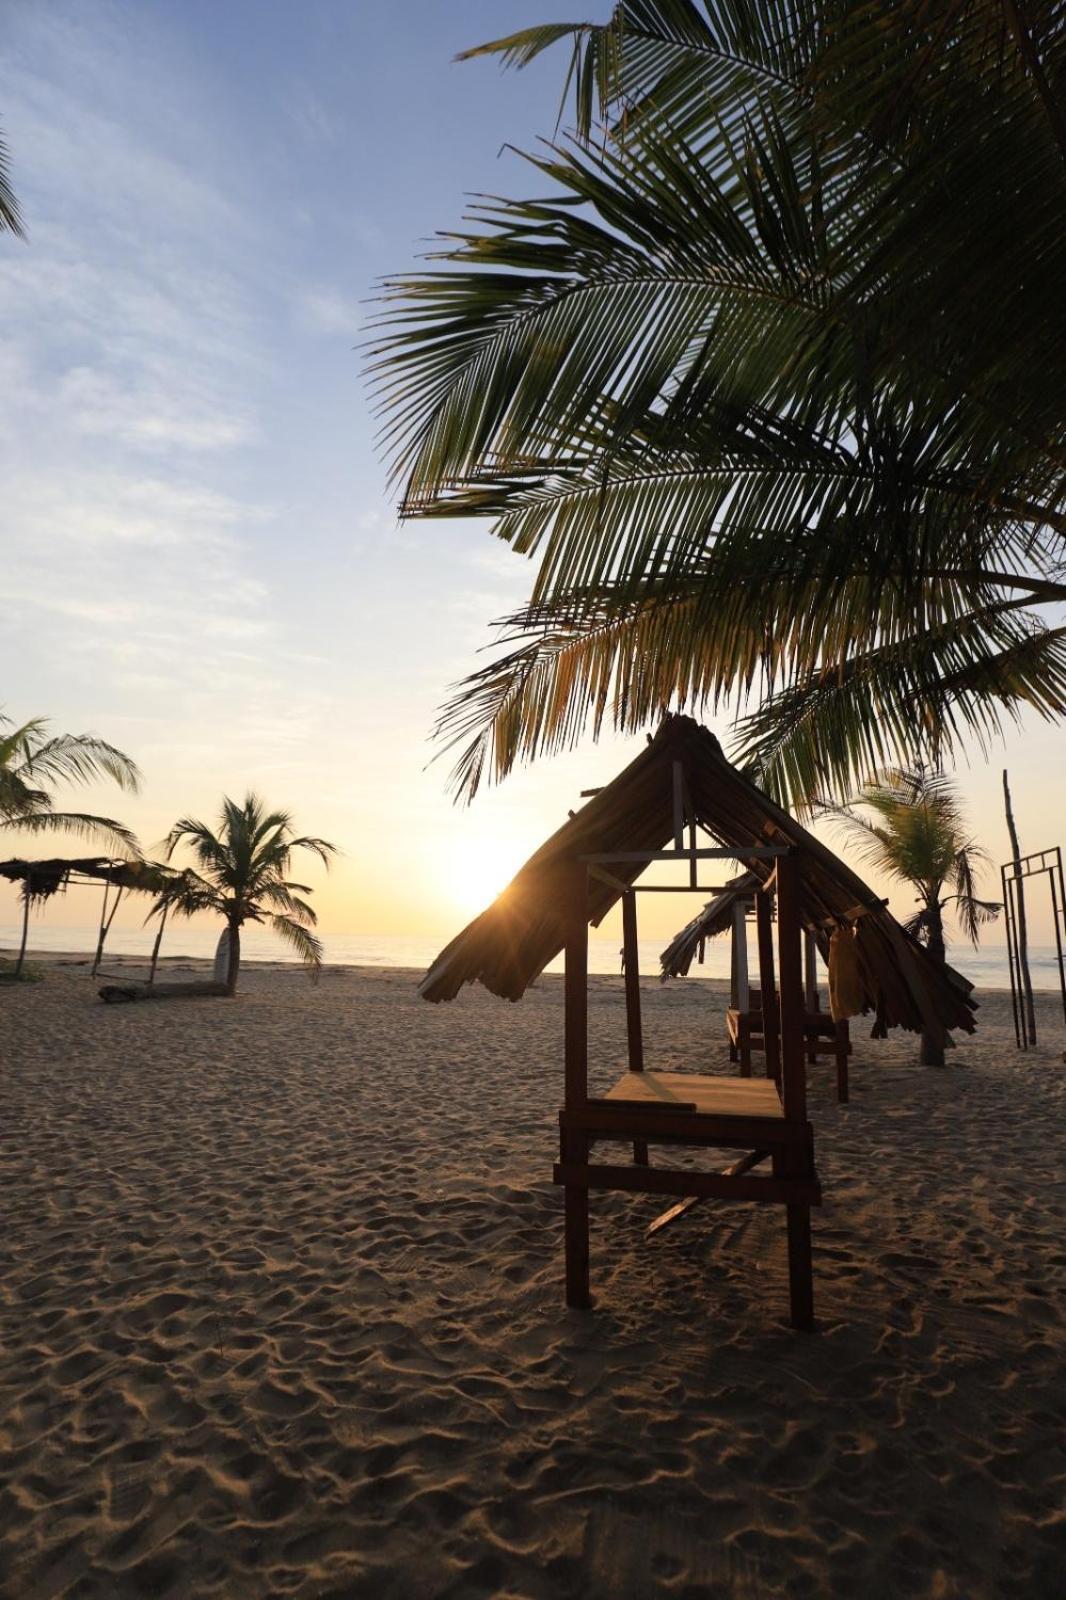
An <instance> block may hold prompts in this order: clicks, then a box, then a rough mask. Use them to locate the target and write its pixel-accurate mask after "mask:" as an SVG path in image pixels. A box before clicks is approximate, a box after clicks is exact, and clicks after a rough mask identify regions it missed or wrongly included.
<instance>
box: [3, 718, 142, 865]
mask: <svg viewBox="0 0 1066 1600" xmlns="http://www.w3.org/2000/svg"><path fill="white" fill-rule="evenodd" d="M100 778H110V779H111V781H112V782H113V783H117V784H118V786H119V788H120V789H125V790H126V791H127V792H129V793H136V791H137V789H138V787H139V786H140V779H141V775H140V772H139V771H138V769H137V766H136V763H135V762H133V761H131V760H130V758H129V756H127V755H124V754H123V753H122V751H121V750H116V748H115V746H114V745H112V744H107V743H106V742H105V741H104V740H103V739H98V738H97V737H96V736H95V734H90V733H59V734H49V732H48V722H47V720H46V719H45V718H44V717H33V718H31V719H30V721H29V722H24V723H23V724H22V726H21V727H16V726H15V725H14V723H13V722H12V721H11V719H10V718H9V717H5V716H3V715H0V829H4V828H11V829H16V828H17V829H19V830H20V831H22V832H25V833H74V834H79V835H81V837H82V838H85V839H89V840H92V841H94V842H97V843H99V844H102V845H105V846H109V847H111V848H112V849H120V850H123V851H125V852H127V853H129V852H132V853H133V854H135V855H137V856H139V855H140V846H139V845H138V843H137V840H136V838H135V837H134V835H133V834H132V833H131V832H130V830H129V828H127V827H125V826H124V825H123V824H122V823H121V822H116V821H115V820H114V818H113V817H98V816H94V815H92V814H91V813H88V812H84V811H57V810H56V808H55V801H54V799H53V796H52V794H51V792H50V790H51V788H52V786H53V785H54V784H56V783H91V782H94V781H96V780H98V779H100Z"/></svg>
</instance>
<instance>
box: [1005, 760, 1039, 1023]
mask: <svg viewBox="0 0 1066 1600" xmlns="http://www.w3.org/2000/svg"><path fill="white" fill-rule="evenodd" d="M1003 804H1004V808H1005V810H1006V813H1007V832H1008V833H1009V834H1010V847H1011V852H1012V859H1013V866H1014V871H1015V874H1017V876H1016V878H1015V889H1016V891H1017V898H1016V901H1015V913H1016V914H1015V926H1016V934H1017V937H1016V940H1015V943H1016V946H1017V965H1018V980H1019V991H1020V997H1021V1000H1020V1003H1021V1008H1022V1024H1023V1027H1024V1029H1025V1037H1026V1040H1027V1041H1028V1043H1029V1044H1035V1043H1036V1010H1035V1007H1034V1004H1033V980H1032V976H1031V974H1030V972H1029V929H1028V927H1027V925H1026V920H1025V884H1024V883H1023V881H1022V878H1021V876H1020V874H1021V866H1022V847H1021V845H1020V844H1019V843H1018V829H1017V827H1016V826H1015V823H1014V809H1013V807H1012V806H1011V803H1010V784H1009V783H1008V781H1007V770H1006V768H1004V769H1003Z"/></svg>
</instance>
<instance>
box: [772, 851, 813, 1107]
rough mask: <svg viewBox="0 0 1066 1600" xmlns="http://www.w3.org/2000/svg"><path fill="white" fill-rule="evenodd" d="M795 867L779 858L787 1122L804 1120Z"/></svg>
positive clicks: (780, 977) (779, 954) (804, 1070)
mask: <svg viewBox="0 0 1066 1600" xmlns="http://www.w3.org/2000/svg"><path fill="white" fill-rule="evenodd" d="M799 894H800V882H799V863H798V861H797V860H796V858H795V856H782V858H781V860H780V861H779V862H778V863H777V957H778V965H779V973H778V1001H779V1005H778V1011H779V1014H780V1022H781V1102H782V1104H783V1106H784V1108H785V1116H786V1117H787V1118H788V1120H789V1121H790V1122H806V1120H807V1067H806V1062H805V1059H804V1057H805V1031H804V1024H805V1021H806V1011H805V1007H804V1004H803V957H802V949H801V941H802V937H803V930H802V926H801V923H800V903H799ZM771 1009H772V1008H771V1007H769V1006H768V1005H767V1003H766V994H765V991H764V993H763V1017H764V1025H765V1026H766V1028H767V1046H769V1026H768V1025H769V1017H770V1010H771Z"/></svg>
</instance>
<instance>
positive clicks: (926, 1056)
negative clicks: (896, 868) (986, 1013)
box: [918, 900, 947, 1067]
mask: <svg viewBox="0 0 1066 1600" xmlns="http://www.w3.org/2000/svg"><path fill="white" fill-rule="evenodd" d="M925 909H926V915H927V917H928V919H929V920H928V924H927V926H928V928H929V943H928V945H927V949H928V951H929V954H930V955H931V956H932V958H933V960H934V961H938V962H939V963H940V965H941V966H943V965H944V963H945V962H946V961H947V949H946V946H945V944H944V918H943V916H942V914H941V911H940V902H939V901H938V900H930V901H929V902H928V903H927V904H926V908H925ZM918 1060H919V1063H920V1064H921V1065H922V1066H923V1067H942V1066H943V1065H944V1045H943V1042H942V1041H941V1039H940V1038H938V1036H937V1035H936V1034H935V1033H930V1032H929V1031H928V1029H927V1030H926V1031H925V1032H924V1033H923V1034H922V1049H921V1054H920V1055H919V1057H918Z"/></svg>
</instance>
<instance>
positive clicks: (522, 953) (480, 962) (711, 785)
mask: <svg viewBox="0 0 1066 1600" xmlns="http://www.w3.org/2000/svg"><path fill="white" fill-rule="evenodd" d="M675 761H679V762H680V763H681V764H682V768H683V770H684V775H685V781H686V786H687V790H688V797H689V803H690V805H691V813H692V815H693V816H694V820H695V822H696V824H697V825H698V826H699V827H701V828H703V829H704V830H705V831H706V832H707V833H709V834H710V835H711V837H712V838H713V839H715V840H716V841H717V842H718V844H719V845H720V846H723V847H725V848H728V849H730V850H733V851H734V852H735V857H736V859H737V860H738V861H739V862H741V863H742V864H743V865H744V866H745V867H747V869H748V870H749V871H750V872H751V873H752V874H753V875H754V876H755V877H756V878H757V879H758V881H759V882H760V883H765V882H766V881H767V880H768V879H769V877H770V876H771V874H772V872H773V869H774V861H773V859H765V858H763V859H760V858H759V857H757V856H754V855H752V854H751V852H752V851H754V850H757V849H760V848H765V847H766V846H768V845H770V846H773V845H787V846H790V847H792V848H793V849H794V851H795V856H796V860H797V863H798V866H799V879H800V896H799V898H800V914H801V917H802V920H803V923H804V926H805V927H808V928H810V929H812V930H813V931H815V932H817V933H819V934H821V935H822V936H823V937H824V936H825V934H826V933H827V932H828V931H829V930H831V929H832V928H834V927H836V926H838V925H840V924H842V923H849V924H852V925H854V927H855V930H856V939H857V944H858V955H859V966H860V972H861V975H862V979H863V983H864V988H865V991H866V999H867V1007H868V1009H873V1008H876V1010H877V1023H876V1027H875V1031H876V1032H878V1033H881V1032H883V1031H884V1030H885V1029H886V1028H891V1027H903V1028H909V1029H912V1030H913V1031H916V1032H917V1031H921V1029H923V1028H925V1027H928V1028H930V1029H932V1030H933V1031H934V1032H938V1033H939V1032H941V1031H943V1030H947V1029H950V1028H962V1029H964V1030H965V1031H967V1032H972V1030H973V1027H974V1022H973V1011H974V1009H975V1006H974V1003H973V1001H971V1000H970V999H969V992H970V989H971V988H972V985H970V984H968V983H966V982H965V980H964V979H961V978H959V976H958V975H957V974H955V973H952V972H950V970H948V971H945V970H944V969H943V968H940V967H938V966H937V965H936V963H935V962H933V960H932V959H931V958H930V956H929V955H928V953H927V952H926V951H925V950H924V949H923V947H922V946H921V945H919V944H918V942H917V941H916V940H915V939H913V938H912V937H911V936H910V935H909V934H907V933H906V932H905V931H904V929H903V928H902V927H901V926H900V924H899V923H898V922H897V921H896V920H895V918H894V917H893V916H891V915H890V913H889V912H888V911H887V910H886V908H885V906H884V904H883V902H882V901H881V900H880V899H878V897H877V896H876V895H875V894H874V893H873V890H872V889H870V888H869V887H868V886H867V885H866V884H865V883H864V882H863V881H862V879H861V878H860V877H858V876H857V874H856V873H854V872H852V870H851V868H850V867H848V866H847V865H845V863H844V862H843V861H841V860H840V859H839V857H838V856H836V855H834V854H833V852H832V851H831V850H829V849H828V848H827V847H826V846H825V845H823V844H822V843H821V842H820V841H819V840H817V839H815V838H814V837H813V835H812V834H809V833H808V832H807V831H806V829H805V828H802V827H800V825H799V823H798V822H796V821H795V820H794V819H793V818H792V817H790V816H789V815H788V813H787V812H786V811H783V810H782V809H781V807H780V806H779V805H777V804H776V803H775V802H774V801H773V800H771V799H770V798H769V796H768V795H765V794H763V793H762V791H761V790H759V789H757V788H756V787H755V786H754V784H752V783H750V782H749V781H748V780H747V779H746V778H745V777H743V776H742V774H741V773H740V772H738V771H737V769H736V768H735V767H733V766H732V765H731V764H730V763H729V762H728V761H727V760H726V758H725V756H724V755H723V753H722V749H721V746H720V745H719V743H718V741H717V739H716V738H715V737H714V735H713V734H712V733H710V732H709V731H708V729H706V728H702V727H700V726H699V724H698V723H696V722H694V721H693V720H692V718H691V717H682V716H672V717H667V718H666V719H665V721H664V722H663V724H662V726H661V727H660V729H659V731H658V733H657V734H656V735H655V737H654V738H653V739H652V740H650V741H649V743H648V745H647V747H646V748H645V749H643V750H642V751H641V752H640V754H639V755H638V756H637V757H636V758H635V760H633V761H631V762H630V764H629V766H628V767H626V768H625V770H624V771H623V772H621V773H619V775H618V777H617V778H615V780H614V781H613V783H610V784H608V785H607V787H606V788H605V789H601V790H600V792H599V794H597V795H595V796H594V797H593V798H592V799H591V800H590V801H589V802H588V804H587V805H586V806H585V807H584V808H583V809H582V810H581V811H579V812H577V813H576V814H575V815H574V816H572V817H571V818H570V820H569V821H568V822H566V823H564V824H563V826H562V827H561V828H560V829H559V830H558V832H557V833H554V834H553V835H552V837H551V838H550V839H549V840H548V841H547V843H546V844H543V845H542V846H541V848H540V849H539V850H538V851H536V853H535V854H534V855H532V856H531V857H530V859H529V860H528V861H527V862H526V864H525V866H524V867H523V868H522V869H521V871H520V872H519V873H518V874H517V875H516V876H515V878H514V879H513V880H512V882H511V883H510V885H509V886H508V887H507V888H506V889H505V890H504V891H503V893H502V894H501V895H500V896H498V898H497V899H496V900H495V901H494V902H493V904H492V905H491V906H489V908H488V910H486V911H483V912H482V913H481V915H480V916H479V917H475V919H474V921H473V922H471V923H470V924H469V926H468V927H466V928H464V930H463V932H462V933H460V934H459V935H458V937H457V938H455V939H453V940H452V942H451V943H450V944H449V945H447V946H446V947H445V949H444V950H442V951H441V953H440V955H439V956H438V957H437V959H436V961H435V962H434V963H433V965H432V966H431V968H430V969H429V971H428V972H427V974H426V976H425V977H424V978H423V980H422V983H421V985H420V988H419V992H420V993H421V995H422V996H423V998H424V999H426V1000H432V1001H439V1000H451V999H453V998H454V996H455V995H457V994H458V993H459V990H460V989H461V988H462V987H463V985H464V984H467V983H473V982H475V981H478V982H480V983H483V984H484V985H485V987H486V988H487V989H490V990H491V991H492V993H493V994H498V995H500V996H502V997H503V998H505V999H508V1000H518V999H520V998H521V996H522V995H523V994H524V993H525V991H526V989H527V988H528V987H529V985H530V984H531V983H532V982H533V980H534V979H535V978H536V977H537V976H538V975H539V974H540V973H541V972H542V971H543V970H544V968H545V967H546V966H547V964H548V962H549V961H551V960H552V959H553V958H554V957H555V956H557V955H558V954H559V952H560V950H561V949H562V948H563V944H564V940H565V935H564V917H565V906H566V891H565V885H566V883H567V880H568V877H569V873H570V869H571V866H572V863H573V862H574V861H575V860H576V859H577V858H579V857H581V856H583V855H588V854H593V853H602V854H607V853H611V854H614V853H617V852H625V851H634V852H636V851H650V850H662V849H663V848H664V847H666V846H667V845H668V844H669V843H670V842H671V841H672V840H673V837H674V812H673V763H674V762H675ZM645 866H646V863H644V862H640V861H638V862H630V861H619V862H617V863H616V864H612V866H611V869H610V870H611V872H612V873H613V874H614V876H615V877H616V878H617V879H619V880H621V881H622V882H624V883H626V884H630V883H633V882H634V881H635V880H636V879H637V878H638V877H639V876H640V874H641V873H642V872H643V871H644V870H645ZM620 896H621V890H620V889H619V888H617V887H616V886H612V885H611V884H608V883H604V882H602V881H601V880H600V879H598V878H594V877H590V880H589V895H588V918H589V922H590V923H591V924H592V925H593V926H594V927H595V926H598V925H599V923H600V922H601V921H602V920H603V918H604V917H605V916H606V915H607V913H608V911H610V909H611V908H612V906H613V905H615V903H616V902H617V901H618V900H619V898H620Z"/></svg>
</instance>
